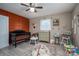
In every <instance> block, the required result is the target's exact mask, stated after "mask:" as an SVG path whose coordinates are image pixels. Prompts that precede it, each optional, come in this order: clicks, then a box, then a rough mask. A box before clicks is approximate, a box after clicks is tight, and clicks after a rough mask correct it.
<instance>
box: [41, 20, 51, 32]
mask: <svg viewBox="0 0 79 59" xmlns="http://www.w3.org/2000/svg"><path fill="white" fill-rule="evenodd" d="M40 30H42V31H49V30H51V20H50V19H45V20H41V21H40Z"/></svg>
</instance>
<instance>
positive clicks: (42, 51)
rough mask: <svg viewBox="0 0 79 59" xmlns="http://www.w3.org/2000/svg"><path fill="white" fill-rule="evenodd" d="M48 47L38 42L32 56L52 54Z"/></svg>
mask: <svg viewBox="0 0 79 59" xmlns="http://www.w3.org/2000/svg"><path fill="white" fill-rule="evenodd" d="M50 55H51V54H50V51H49V49H48V47H47V46H46V45H44V44H40V43H39V44H36V45H35V47H34V50H33V51H32V56H50Z"/></svg>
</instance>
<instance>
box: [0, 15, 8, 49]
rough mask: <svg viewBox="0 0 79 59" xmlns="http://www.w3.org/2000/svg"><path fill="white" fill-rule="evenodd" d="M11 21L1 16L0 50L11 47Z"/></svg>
mask: <svg viewBox="0 0 79 59" xmlns="http://www.w3.org/2000/svg"><path fill="white" fill-rule="evenodd" d="M8 26H9V20H8V17H6V16H2V15H0V49H1V48H4V47H7V46H9V27H8Z"/></svg>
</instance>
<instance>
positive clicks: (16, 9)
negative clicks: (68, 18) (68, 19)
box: [0, 3, 76, 18]
mask: <svg viewBox="0 0 79 59" xmlns="http://www.w3.org/2000/svg"><path fill="white" fill-rule="evenodd" d="M38 5H40V6H43V9H37V11H38V12H37V13H32V12H30V11H27V12H26V11H25V10H26V9H27V7H25V6H22V5H20V3H2V4H1V3H0V8H1V9H4V10H7V11H10V12H12V13H15V14H18V15H20V16H24V17H27V18H35V17H40V16H45V15H51V14H57V13H63V12H71V11H72V10H73V9H74V7H75V5H76V4H74V3H39V4H38Z"/></svg>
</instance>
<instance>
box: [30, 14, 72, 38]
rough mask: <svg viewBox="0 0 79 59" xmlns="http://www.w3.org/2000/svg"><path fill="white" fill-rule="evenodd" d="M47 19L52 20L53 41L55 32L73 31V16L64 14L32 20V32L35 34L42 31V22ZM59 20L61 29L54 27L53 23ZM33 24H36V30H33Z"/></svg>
mask: <svg viewBox="0 0 79 59" xmlns="http://www.w3.org/2000/svg"><path fill="white" fill-rule="evenodd" d="M45 18H51V26H52V30H51V39H52V38H53V34H54V32H65V31H71V27H72V14H71V13H62V14H57V15H48V16H44V17H38V18H34V19H31V20H30V32H31V33H35V32H39V31H40V20H42V19H45ZM56 18H58V19H59V22H60V23H59V24H60V25H59V27H56V26H55V27H53V25H52V23H53V20H54V19H56ZM32 23H35V24H36V29H35V30H33V27H32Z"/></svg>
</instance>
